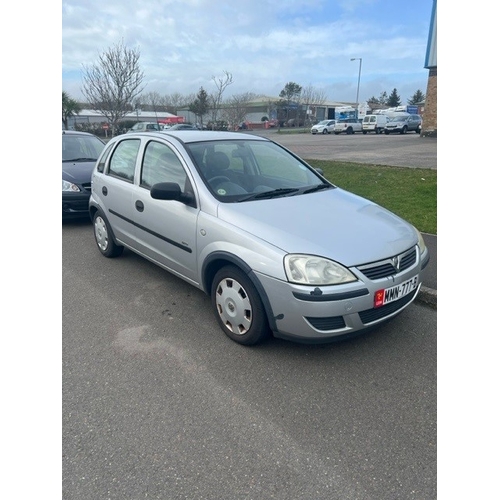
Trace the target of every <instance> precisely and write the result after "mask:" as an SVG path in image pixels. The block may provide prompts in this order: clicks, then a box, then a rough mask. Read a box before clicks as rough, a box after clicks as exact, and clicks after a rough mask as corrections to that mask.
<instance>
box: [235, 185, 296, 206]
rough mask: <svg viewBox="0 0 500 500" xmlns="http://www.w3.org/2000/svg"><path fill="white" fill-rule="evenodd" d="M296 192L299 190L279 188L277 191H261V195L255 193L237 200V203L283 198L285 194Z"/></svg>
mask: <svg viewBox="0 0 500 500" xmlns="http://www.w3.org/2000/svg"><path fill="white" fill-rule="evenodd" d="M298 190H299V189H298V188H279V189H273V190H272V191H263V192H262V193H255V194H251V195H250V196H246V197H245V198H242V199H241V200H238V203H239V202H241V201H248V200H263V199H265V198H276V197H278V196H285V195H287V194H291V193H296V192H297V191H298Z"/></svg>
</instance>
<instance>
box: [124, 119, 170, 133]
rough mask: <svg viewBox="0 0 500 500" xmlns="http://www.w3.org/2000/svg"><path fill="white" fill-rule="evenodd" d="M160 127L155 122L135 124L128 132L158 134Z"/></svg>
mask: <svg viewBox="0 0 500 500" xmlns="http://www.w3.org/2000/svg"><path fill="white" fill-rule="evenodd" d="M160 130H162V126H161V125H160V124H159V123H156V122H137V123H136V124H135V125H134V126H133V127H132V128H131V129H130V130H129V131H128V132H127V133H129V132H159V131H160Z"/></svg>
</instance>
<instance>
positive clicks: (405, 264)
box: [89, 130, 429, 345]
mask: <svg viewBox="0 0 500 500" xmlns="http://www.w3.org/2000/svg"><path fill="white" fill-rule="evenodd" d="M89 209H90V215H91V218H92V220H93V224H94V234H95V240H96V242H97V247H98V248H99V250H100V252H101V253H102V254H103V255H104V256H106V257H116V256H118V255H120V253H121V252H122V250H123V248H124V247H126V248H129V249H130V250H132V251H134V252H136V253H138V254H139V255H141V256H143V257H145V258H146V259H149V260H150V261H152V262H154V263H155V264H158V265H159V266H161V267H162V268H164V269H166V270H168V271H170V272H171V273H173V274H175V275H176V276H179V277H180V278H182V279H184V280H186V281H187V282H189V283H191V284H192V285H194V286H196V287H197V288H199V289H201V290H203V291H204V292H206V293H207V294H208V295H209V296H210V297H211V301H212V306H213V311H214V313H215V316H216V318H217V320H218V322H219V324H220V327H221V328H222V330H223V331H224V333H226V335H228V336H229V337H230V338H231V339H232V340H234V341H236V342H239V343H240V344H245V345H252V344H256V343H258V342H260V341H262V340H264V338H266V337H267V336H268V335H269V334H270V333H271V332H272V334H273V335H274V336H276V337H281V338H285V339H289V340H295V341H300V342H328V341H333V340H337V339H343V338H346V337H349V336H352V335H353V334H358V333H361V332H363V331H364V330H366V329H368V328H371V327H374V326H376V325H379V324H381V323H382V322H384V321H386V320H388V319H390V318H392V317H394V316H395V315H396V314H398V313H400V312H401V311H402V310H403V309H404V308H405V307H407V306H408V305H409V304H410V303H411V302H412V301H413V300H414V299H415V297H416V295H417V293H418V292H419V289H420V286H421V278H422V270H423V268H424V267H425V265H426V264H427V262H428V260H429V253H428V250H427V248H426V247H425V244H424V241H423V239H422V236H421V235H420V233H419V232H418V231H417V230H416V229H415V228H414V227H413V226H412V225H411V224H409V223H408V222H405V221H404V220H402V219H401V218H399V217H398V216H396V215H394V214H393V213H391V212H389V211H388V210H386V209H384V208H382V207H381V206H379V205H376V204H375V203H373V202H371V201H368V200H366V199H364V198H361V197H359V196H357V195H354V194H352V193H350V192H347V191H345V190H343V189H340V188H338V187H336V186H335V185H333V184H331V183H330V182H328V181H327V180H326V179H325V178H324V177H323V176H322V175H321V173H320V172H318V171H316V170H315V169H314V168H312V167H311V166H309V165H308V164H307V163H305V162H304V161H303V160H301V159H300V158H298V157H297V156H295V155H294V154H293V153H291V152H290V151H288V150H287V149H285V148H283V147H282V146H280V145H278V144H276V143H275V142H273V141H271V140H269V139H266V138H263V137H258V136H254V135H250V134H244V133H237V132H208V131H198V132H197V131H175V132H174V131H172V132H170V131H168V130H166V131H163V132H148V133H134V134H132V133H129V134H125V135H121V136H117V137H115V138H113V139H111V141H109V143H108V144H107V146H106V148H105V149H104V151H103V152H102V154H101V156H100V158H99V159H98V161H97V163H96V167H95V169H94V172H93V176H92V194H91V198H90V202H89Z"/></svg>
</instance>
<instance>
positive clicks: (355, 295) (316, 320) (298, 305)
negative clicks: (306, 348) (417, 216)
mask: <svg viewBox="0 0 500 500" xmlns="http://www.w3.org/2000/svg"><path fill="white" fill-rule="evenodd" d="M414 253H415V256H416V258H415V261H414V262H413V263H412V264H411V265H409V266H408V267H407V268H405V269H404V271H402V272H398V273H396V274H391V275H388V276H384V277H381V278H378V277H376V276H377V275H376V274H374V273H372V276H375V277H374V278H373V279H370V278H368V277H367V276H366V275H365V274H364V272H366V271H367V269H362V270H360V269H361V268H352V269H350V270H351V271H352V272H353V273H354V274H356V276H357V277H358V278H359V281H357V282H354V283H349V284H345V285H337V286H321V287H310V286H301V285H296V284H292V283H288V282H284V281H280V280H277V279H275V278H272V277H269V276H265V275H260V274H259V275H258V278H259V281H260V282H261V284H262V286H263V288H264V290H265V292H266V296H267V299H268V303H269V307H270V309H271V311H268V317H269V318H270V323H271V329H272V330H273V331H274V335H275V336H276V337H281V338H286V339H293V340H294V341H299V342H311V343H321V342H331V341H334V340H340V339H343V338H345V337H351V336H353V335H354V334H358V333H361V332H363V331H365V330H368V329H371V328H373V327H375V326H377V325H379V324H381V323H383V322H385V321H387V320H389V319H390V318H392V317H394V316H396V315H397V314H399V313H400V312H402V311H403V309H405V308H406V307H407V306H408V305H409V304H411V302H413V301H414V300H415V298H416V296H417V294H418V292H419V291H420V287H421V285H422V283H421V280H422V269H423V267H424V265H425V264H426V263H427V261H428V251H427V250H426V253H424V255H422V256H419V252H418V249H415V250H414ZM389 260H390V259H388V261H389ZM385 265H386V263H384V266H385ZM375 267H376V266H372V268H373V269H374V268H375ZM378 267H379V268H380V269H382V265H381V266H378ZM370 272H371V271H370ZM377 272H379V271H378V268H377ZM415 276H417V277H418V284H417V287H416V288H415V289H414V290H413V291H412V292H411V293H409V294H408V295H405V296H403V297H402V298H400V299H398V300H395V301H393V302H389V303H388V304H386V305H383V306H381V307H374V297H375V292H377V291H379V290H381V289H387V288H390V287H394V286H395V285H400V284H402V283H404V282H406V281H407V280H409V279H411V278H413V277H415Z"/></svg>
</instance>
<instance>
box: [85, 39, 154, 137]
mask: <svg viewBox="0 0 500 500" xmlns="http://www.w3.org/2000/svg"><path fill="white" fill-rule="evenodd" d="M139 58H140V53H139V50H134V49H129V48H127V47H125V45H124V44H123V41H122V42H121V43H118V44H116V45H114V46H113V47H111V48H109V49H108V50H107V51H105V52H103V53H101V54H100V55H99V60H98V62H97V63H95V64H93V65H90V66H88V67H86V66H84V75H83V82H84V83H83V87H82V93H83V95H84V96H85V98H86V99H87V101H88V103H89V105H90V107H91V108H92V109H93V110H95V111H99V112H100V113H102V114H103V115H104V116H105V117H106V119H107V120H108V122H109V123H110V125H111V135H112V136H113V135H114V133H115V130H116V129H117V127H118V121H119V120H121V119H122V118H123V117H125V116H126V115H127V113H128V112H130V111H131V106H132V102H133V101H134V99H135V97H137V96H138V95H139V94H140V93H141V92H142V91H143V89H144V86H143V85H142V81H143V80H144V73H143V72H142V71H141V69H140V67H139Z"/></svg>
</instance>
